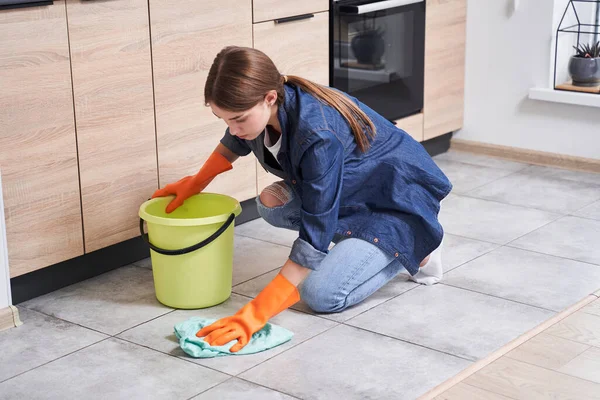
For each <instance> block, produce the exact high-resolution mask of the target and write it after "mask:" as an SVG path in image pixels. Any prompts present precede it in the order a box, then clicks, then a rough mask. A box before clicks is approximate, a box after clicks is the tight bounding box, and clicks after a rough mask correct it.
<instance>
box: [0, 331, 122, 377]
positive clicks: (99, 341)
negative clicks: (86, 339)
mask: <svg viewBox="0 0 600 400" xmlns="http://www.w3.org/2000/svg"><path fill="white" fill-rule="evenodd" d="M110 339H113V337H112V336H107V337H105V338H102V339H100V340H98V341H97V342H94V343H90V344H88V345H87V346H84V347H82V348H80V349H77V350H74V351H71V352H69V353H66V354H63V355H62V356H60V357H57V358H55V359H53V360H50V361H47V362H45V363H43V364H40V365H38V366H36V367H33V368H30V369H28V370H27V371H23V372H21V373H19V374H17V375H15V376H11V377H10V378H8V379H5V380H3V381H0V384H2V383H4V382H7V381H9V380H11V379H14V378H16V377H18V376H21V375H23V374H26V373H28V372H31V371H33V370H36V369H38V368H41V367H43V366H44V365H48V364H51V363H53V362H55V361H58V360H60V359H62V358H65V357H68V356H70V355H71V354H75V353H77V352H79V351H82V350H85V349H87V348H88V347H91V346H95V345H97V344H98V343H102V342H104V341H106V340H110Z"/></svg>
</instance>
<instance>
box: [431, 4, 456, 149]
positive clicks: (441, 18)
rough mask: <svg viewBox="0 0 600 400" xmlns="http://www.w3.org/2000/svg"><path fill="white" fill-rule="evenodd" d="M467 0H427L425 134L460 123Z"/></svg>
mask: <svg viewBox="0 0 600 400" xmlns="http://www.w3.org/2000/svg"><path fill="white" fill-rule="evenodd" d="M466 14H467V0H427V10H426V22H425V97H424V104H423V113H424V138H425V140H427V139H431V138H433V137H436V136H440V135H443V134H446V133H448V132H452V131H455V130H457V129H459V128H461V127H462V124H463V114H464V112H463V108H464V86H465V25H466Z"/></svg>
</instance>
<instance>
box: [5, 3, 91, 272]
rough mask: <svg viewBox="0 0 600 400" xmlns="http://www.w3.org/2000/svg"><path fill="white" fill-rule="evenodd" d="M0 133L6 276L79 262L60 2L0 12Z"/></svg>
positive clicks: (75, 182) (70, 103) (74, 168)
mask: <svg viewBox="0 0 600 400" xmlns="http://www.w3.org/2000/svg"><path fill="white" fill-rule="evenodd" d="M0 127H1V131H2V133H1V134H0V165H1V167H2V182H3V196H4V212H5V217H6V230H7V239H8V257H9V264H10V275H11V277H15V276H19V275H22V274H25V273H27V272H31V271H34V270H37V269H40V268H43V267H46V266H48V265H51V264H55V263H58V262H61V261H64V260H67V259H69V258H73V257H76V256H79V255H82V254H83V235H82V229H81V207H80V202H79V177H78V174H77V146H76V143H75V128H74V122H73V97H72V90H71V74H70V66H69V42H68V38H67V24H66V14H65V3H64V1H55V2H54V4H53V5H49V6H43V7H33V8H21V9H12V10H0Z"/></svg>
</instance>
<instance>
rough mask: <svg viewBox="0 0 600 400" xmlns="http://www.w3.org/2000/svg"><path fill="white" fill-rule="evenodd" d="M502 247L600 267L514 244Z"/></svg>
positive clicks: (595, 265)
mask: <svg viewBox="0 0 600 400" xmlns="http://www.w3.org/2000/svg"><path fill="white" fill-rule="evenodd" d="M502 247H508V248H511V249H516V250H522V251H529V252H531V253H536V254H541V255H544V256H550V257H556V258H560V259H562V260H568V261H574V262H578V263H582V264H587V265H591V266H594V267H600V264H594V263H593V262H589V261H581V260H576V259H574V258H569V257H565V256H559V255H556V254H549V253H544V252H543V251H537V250H531V249H527V248H523V247H518V246H515V245H514V244H505V245H502Z"/></svg>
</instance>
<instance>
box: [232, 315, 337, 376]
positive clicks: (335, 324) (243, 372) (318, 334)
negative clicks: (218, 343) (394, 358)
mask: <svg viewBox="0 0 600 400" xmlns="http://www.w3.org/2000/svg"><path fill="white" fill-rule="evenodd" d="M329 321H330V322H334V325H333V326H331V327H330V328H328V329H325V330H324V331H323V332H319V333H317V334H316V335H313V336H311V337H308V338H306V339H305V340H303V341H301V342H298V343H297V344H295V345H293V346H290V347H288V348H287V349H285V350H282V351H281V352H279V353H277V354H274V355H273V356H272V357H269V358H267V359H266V360H263V361H261V362H259V363H258V364H256V365H254V366H252V367H250V368H248V369H245V370H243V371H242V372H239V373H238V374H236V375H235V377H236V378H240V379H244V378H241V377H240V375H242V374H245V373H246V372H248V371H251V370H253V369H254V368H257V367H259V366H261V365H262V364H264V363H266V362H267V361H269V360H272V359H274V358H275V357H279V356H280V355H282V354H284V353H287V352H288V351H290V350H292V349H294V348H296V347H298V346H300V345H301V344H303V343H305V342H308V341H309V340H312V339H314V338H316V337H318V336H321V335H323V334H324V333H327V332H329V331H330V330H332V329H333V328H337V327H338V326H340V325H343V324H342V323H340V322H335V321H331V320H329ZM249 382H252V381H249ZM252 383H254V382H252Z"/></svg>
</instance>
